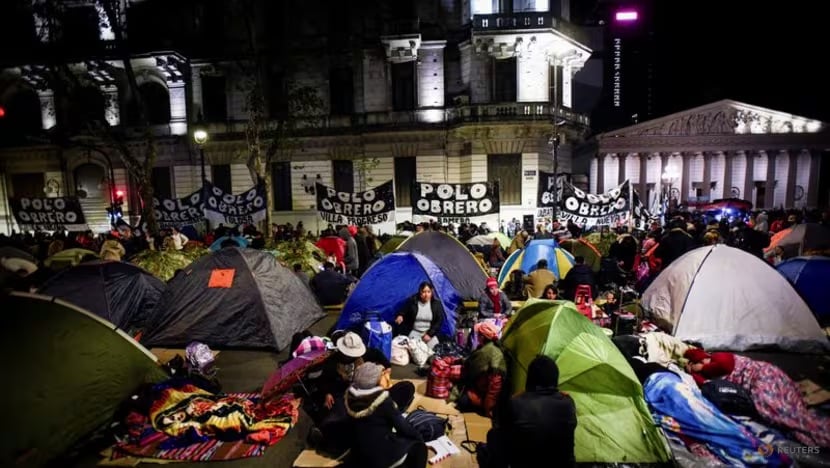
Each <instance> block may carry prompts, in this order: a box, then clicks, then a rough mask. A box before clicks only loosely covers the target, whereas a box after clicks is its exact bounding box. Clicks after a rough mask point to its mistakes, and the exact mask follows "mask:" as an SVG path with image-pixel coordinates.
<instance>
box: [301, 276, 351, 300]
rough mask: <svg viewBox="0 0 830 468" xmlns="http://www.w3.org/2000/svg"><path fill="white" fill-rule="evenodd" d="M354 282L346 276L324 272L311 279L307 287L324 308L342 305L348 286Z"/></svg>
mask: <svg viewBox="0 0 830 468" xmlns="http://www.w3.org/2000/svg"><path fill="white" fill-rule="evenodd" d="M353 282H354V280H353V279H351V278H349V277H348V276H346V275H343V274H340V273H338V272H336V271H334V270H325V271H321V272H319V273H317V274H316V275H314V278H311V282H310V283H309V286H311V290H312V291H313V292H314V294H315V295H316V296H317V300H319V301H320V304H322V305H324V306H328V305H337V304H342V303H343V302H344V301H345V300H346V292H347V291H348V288H349V285H351V284H352V283H353Z"/></svg>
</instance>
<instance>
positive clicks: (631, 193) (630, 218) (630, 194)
mask: <svg viewBox="0 0 830 468" xmlns="http://www.w3.org/2000/svg"><path fill="white" fill-rule="evenodd" d="M626 182H628V232H631V231H633V230H634V184H632V183H631V181H630V180H627V181H626Z"/></svg>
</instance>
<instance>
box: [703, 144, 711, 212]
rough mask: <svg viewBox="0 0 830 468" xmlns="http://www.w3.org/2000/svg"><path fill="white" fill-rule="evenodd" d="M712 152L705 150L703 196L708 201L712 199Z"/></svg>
mask: <svg viewBox="0 0 830 468" xmlns="http://www.w3.org/2000/svg"><path fill="white" fill-rule="evenodd" d="M711 187H712V152H711V151H704V152H703V197H704V198H705V199H706V202H707V203H708V202H711V201H712V188H711Z"/></svg>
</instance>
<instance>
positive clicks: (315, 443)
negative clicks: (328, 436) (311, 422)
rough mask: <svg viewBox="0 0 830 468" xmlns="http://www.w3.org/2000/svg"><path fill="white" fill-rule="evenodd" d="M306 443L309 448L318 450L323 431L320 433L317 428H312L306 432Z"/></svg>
mask: <svg viewBox="0 0 830 468" xmlns="http://www.w3.org/2000/svg"><path fill="white" fill-rule="evenodd" d="M306 443H307V444H308V445H309V447H311V448H318V447H320V446H321V445H323V431H321V430H320V428H318V427H312V428H311V430H310V431H308V438H307V439H306Z"/></svg>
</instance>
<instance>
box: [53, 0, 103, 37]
mask: <svg viewBox="0 0 830 468" xmlns="http://www.w3.org/2000/svg"><path fill="white" fill-rule="evenodd" d="M61 23H62V24H61V26H62V30H61V33H62V34H63V37H64V38H65V39H67V40H69V41H71V42H72V43H73V44H76V45H77V44H83V45H91V44H95V43H96V42H98V39H99V37H100V29H99V27H98V11H97V10H96V9H95V7H94V6H72V7H68V8H66V10H65V11H64V14H63V21H62V22H61Z"/></svg>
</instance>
